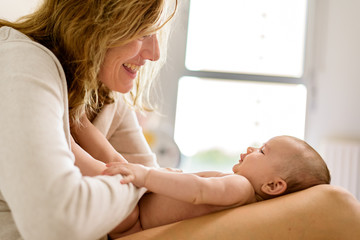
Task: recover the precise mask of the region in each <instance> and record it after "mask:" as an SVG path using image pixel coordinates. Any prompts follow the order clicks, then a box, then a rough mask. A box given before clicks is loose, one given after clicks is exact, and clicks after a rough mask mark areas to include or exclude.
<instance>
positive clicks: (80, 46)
mask: <svg viewBox="0 0 360 240" xmlns="http://www.w3.org/2000/svg"><path fill="white" fill-rule="evenodd" d="M170 2H172V3H173V6H171V5H169V3H170ZM177 5H178V2H177V0H174V1H170V0H80V1H79V0H44V2H43V4H42V5H41V6H39V8H38V9H37V10H36V11H35V12H34V13H32V14H30V15H27V16H24V17H22V18H20V19H19V20H18V21H16V22H13V23H12V22H8V21H5V20H0V26H4V25H6V26H9V27H12V28H15V29H17V30H19V31H20V32H22V33H24V34H25V35H27V36H29V37H30V38H31V39H33V40H34V41H36V42H38V43H40V44H42V45H44V46H46V47H47V48H48V49H50V50H51V51H52V52H53V53H54V54H55V55H56V57H57V58H58V59H59V60H60V62H61V64H62V66H63V68H64V71H65V74H66V78H67V84H68V93H69V110H70V119H71V121H72V122H73V123H74V122H75V123H76V122H79V118H80V116H81V115H82V114H83V113H84V111H85V112H86V114H87V115H88V117H89V119H90V120H91V119H93V118H94V117H95V116H96V114H97V113H98V112H99V111H100V110H101V108H102V107H103V106H104V105H105V104H107V103H111V102H113V101H114V100H115V99H116V98H115V94H114V93H112V91H110V90H109V89H108V88H107V87H106V86H105V85H103V84H102V83H101V82H100V81H99V80H98V73H99V70H100V67H101V65H102V63H103V61H104V58H105V54H106V52H107V50H108V49H109V48H111V47H113V46H121V45H124V44H126V43H128V42H130V41H132V40H135V39H137V38H140V37H142V36H145V35H150V34H154V33H157V34H158V38H159V45H160V49H161V50H162V54H161V59H160V61H158V62H157V63H156V64H154V63H150V62H149V63H147V64H146V65H145V66H144V67H143V68H142V69H141V70H140V72H139V74H138V77H137V79H136V80H135V84H134V88H133V90H132V91H131V92H130V93H129V94H128V96H127V97H126V99H127V100H128V102H129V103H130V104H131V105H132V106H133V107H135V108H137V109H139V110H151V109H152V108H153V105H152V103H151V101H150V92H151V86H152V82H153V79H154V78H155V76H156V74H157V73H158V70H159V69H160V67H161V65H162V64H163V63H164V61H165V57H166V51H165V49H166V41H167V35H168V28H166V27H164V26H165V24H166V23H167V22H168V21H169V20H170V19H171V18H172V17H173V16H174V14H175V12H176V9H177ZM164 53H165V54H164ZM140 77H141V79H140Z"/></svg>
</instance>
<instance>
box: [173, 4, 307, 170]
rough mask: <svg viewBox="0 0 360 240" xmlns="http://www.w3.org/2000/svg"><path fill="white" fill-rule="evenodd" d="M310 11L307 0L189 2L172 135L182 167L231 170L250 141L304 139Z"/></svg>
mask: <svg viewBox="0 0 360 240" xmlns="http://www.w3.org/2000/svg"><path fill="white" fill-rule="evenodd" d="M204 6H206V8H204ZM306 14H307V1H306V0H296V1H287V0H223V1H221V4H219V1H215V0H196V1H190V12H189V22H188V37H187V45H186V57H185V59H186V60H185V66H186V72H185V75H184V76H183V77H181V79H180V80H179V85H178V96H177V109H176V119H175V133H174V138H175V141H176V142H177V144H178V145H179V148H180V150H181V152H182V154H183V160H182V164H181V166H180V167H181V168H182V169H183V170H184V171H203V170H219V171H228V172H229V171H231V167H232V165H233V164H234V163H235V162H236V161H237V160H238V159H239V155H240V153H241V152H244V151H246V148H247V147H248V146H259V145H261V144H263V143H264V142H265V141H267V140H268V139H269V138H271V137H273V136H277V135H283V134H286V135H292V136H296V137H298V138H302V139H303V138H304V130H305V113H306V88H305V86H304V84H303V79H302V77H303V71H304V64H303V62H304V49H305V47H304V46H305V32H306Z"/></svg>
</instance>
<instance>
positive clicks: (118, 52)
mask: <svg viewBox="0 0 360 240" xmlns="http://www.w3.org/2000/svg"><path fill="white" fill-rule="evenodd" d="M159 58H160V50H159V43H158V39H157V36H156V34H153V35H149V36H145V37H143V38H140V39H137V40H133V41H131V42H129V43H128V44H126V45H123V46H119V47H114V48H110V49H109V50H108V51H107V53H106V55H105V60H104V63H103V65H102V66H101V69H100V72H99V80H100V81H101V82H102V83H104V84H105V86H107V87H108V88H109V89H111V90H113V91H117V92H121V93H127V92H129V91H130V90H131V89H132V87H133V84H134V79H135V78H136V75H137V72H138V70H139V69H140V67H141V66H143V65H144V64H145V62H146V60H150V61H157V60H158V59H159Z"/></svg>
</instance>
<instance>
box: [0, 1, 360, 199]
mask: <svg viewBox="0 0 360 240" xmlns="http://www.w3.org/2000/svg"><path fill="white" fill-rule="evenodd" d="M39 2H40V1H39V0H12V1H5V0H0V17H2V18H7V19H9V20H15V19H17V18H18V17H19V16H22V15H24V14H26V13H29V12H31V11H33V10H34V9H35V7H36V6H37V4H38V3H39ZM359 9H360V1H358V0H342V1H337V0H311V1H307V0H291V1H289V0H222V1H216V0H191V1H183V0H181V1H180V6H179V11H178V14H177V16H176V19H175V21H173V23H172V24H173V27H172V32H171V35H170V42H169V43H170V45H169V50H168V61H167V64H166V65H165V66H164V68H163V69H162V71H161V74H160V79H159V84H158V85H159V90H160V91H161V95H160V96H159V99H157V100H158V102H159V103H160V109H159V113H160V114H149V115H147V117H145V118H144V117H142V119H141V124H142V126H143V129H144V133H145V136H146V137H147V139H148V142H149V144H150V146H151V147H152V149H153V151H154V152H155V153H156V154H157V156H158V160H159V162H160V164H161V165H162V166H165V167H167V166H170V167H179V168H181V169H183V171H185V172H193V171H204V170H218V171H224V172H231V168H232V165H233V164H234V163H235V162H237V161H238V159H239V155H240V153H241V152H244V151H246V148H247V147H248V146H261V145H262V144H263V143H264V142H266V141H267V140H269V139H270V138H271V137H274V136H277V135H292V136H296V137H298V138H301V139H304V140H305V141H307V142H308V143H309V144H310V145H312V146H313V147H314V148H315V149H316V150H318V151H319V152H320V153H321V155H322V156H323V157H324V159H325V161H326V162H327V163H328V165H329V168H330V171H331V174H332V178H333V182H332V184H334V185H340V186H343V187H345V188H346V189H348V190H349V191H351V192H352V193H353V194H354V195H355V196H356V197H357V198H358V199H360V177H359V176H360V68H359V64H360V45H359V43H360V15H359V14H358V10H359Z"/></svg>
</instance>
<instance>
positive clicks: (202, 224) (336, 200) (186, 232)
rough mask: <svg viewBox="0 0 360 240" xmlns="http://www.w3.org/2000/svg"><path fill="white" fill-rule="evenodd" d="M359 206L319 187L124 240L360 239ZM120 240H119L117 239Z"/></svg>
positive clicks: (336, 191)
mask: <svg viewBox="0 0 360 240" xmlns="http://www.w3.org/2000/svg"><path fill="white" fill-rule="evenodd" d="M359 226H360V202H359V201H358V200H356V199H355V198H354V196H352V195H351V194H350V193H349V192H346V191H345V190H343V189H341V188H338V187H334V186H330V185H318V186H315V187H312V188H309V189H306V190H303V191H300V192H296V193H292V194H289V195H285V196H282V197H278V198H275V199H271V200H267V201H262V202H258V203H255V204H249V205H246V206H242V207H238V208H234V209H229V210H225V211H221V212H217V213H214V214H208V215H205V216H202V217H198V218H194V219H189V220H185V221H181V222H177V223H173V224H169V225H165V226H161V227H156V228H152V229H148V230H146V231H141V232H138V233H136V234H132V235H129V236H126V237H123V238H121V240H128V239H129V240H130V239H131V240H140V239H147V240H155V239H172V240H181V239H189V240H192V239H194V240H195V239H207V240H231V239H235V238H236V239H253V240H263V239H269V240H277V239H293V240H302V239H306V240H329V239H334V240H335V239H344V240H355V239H360V228H359ZM119 240H120V239H119Z"/></svg>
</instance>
